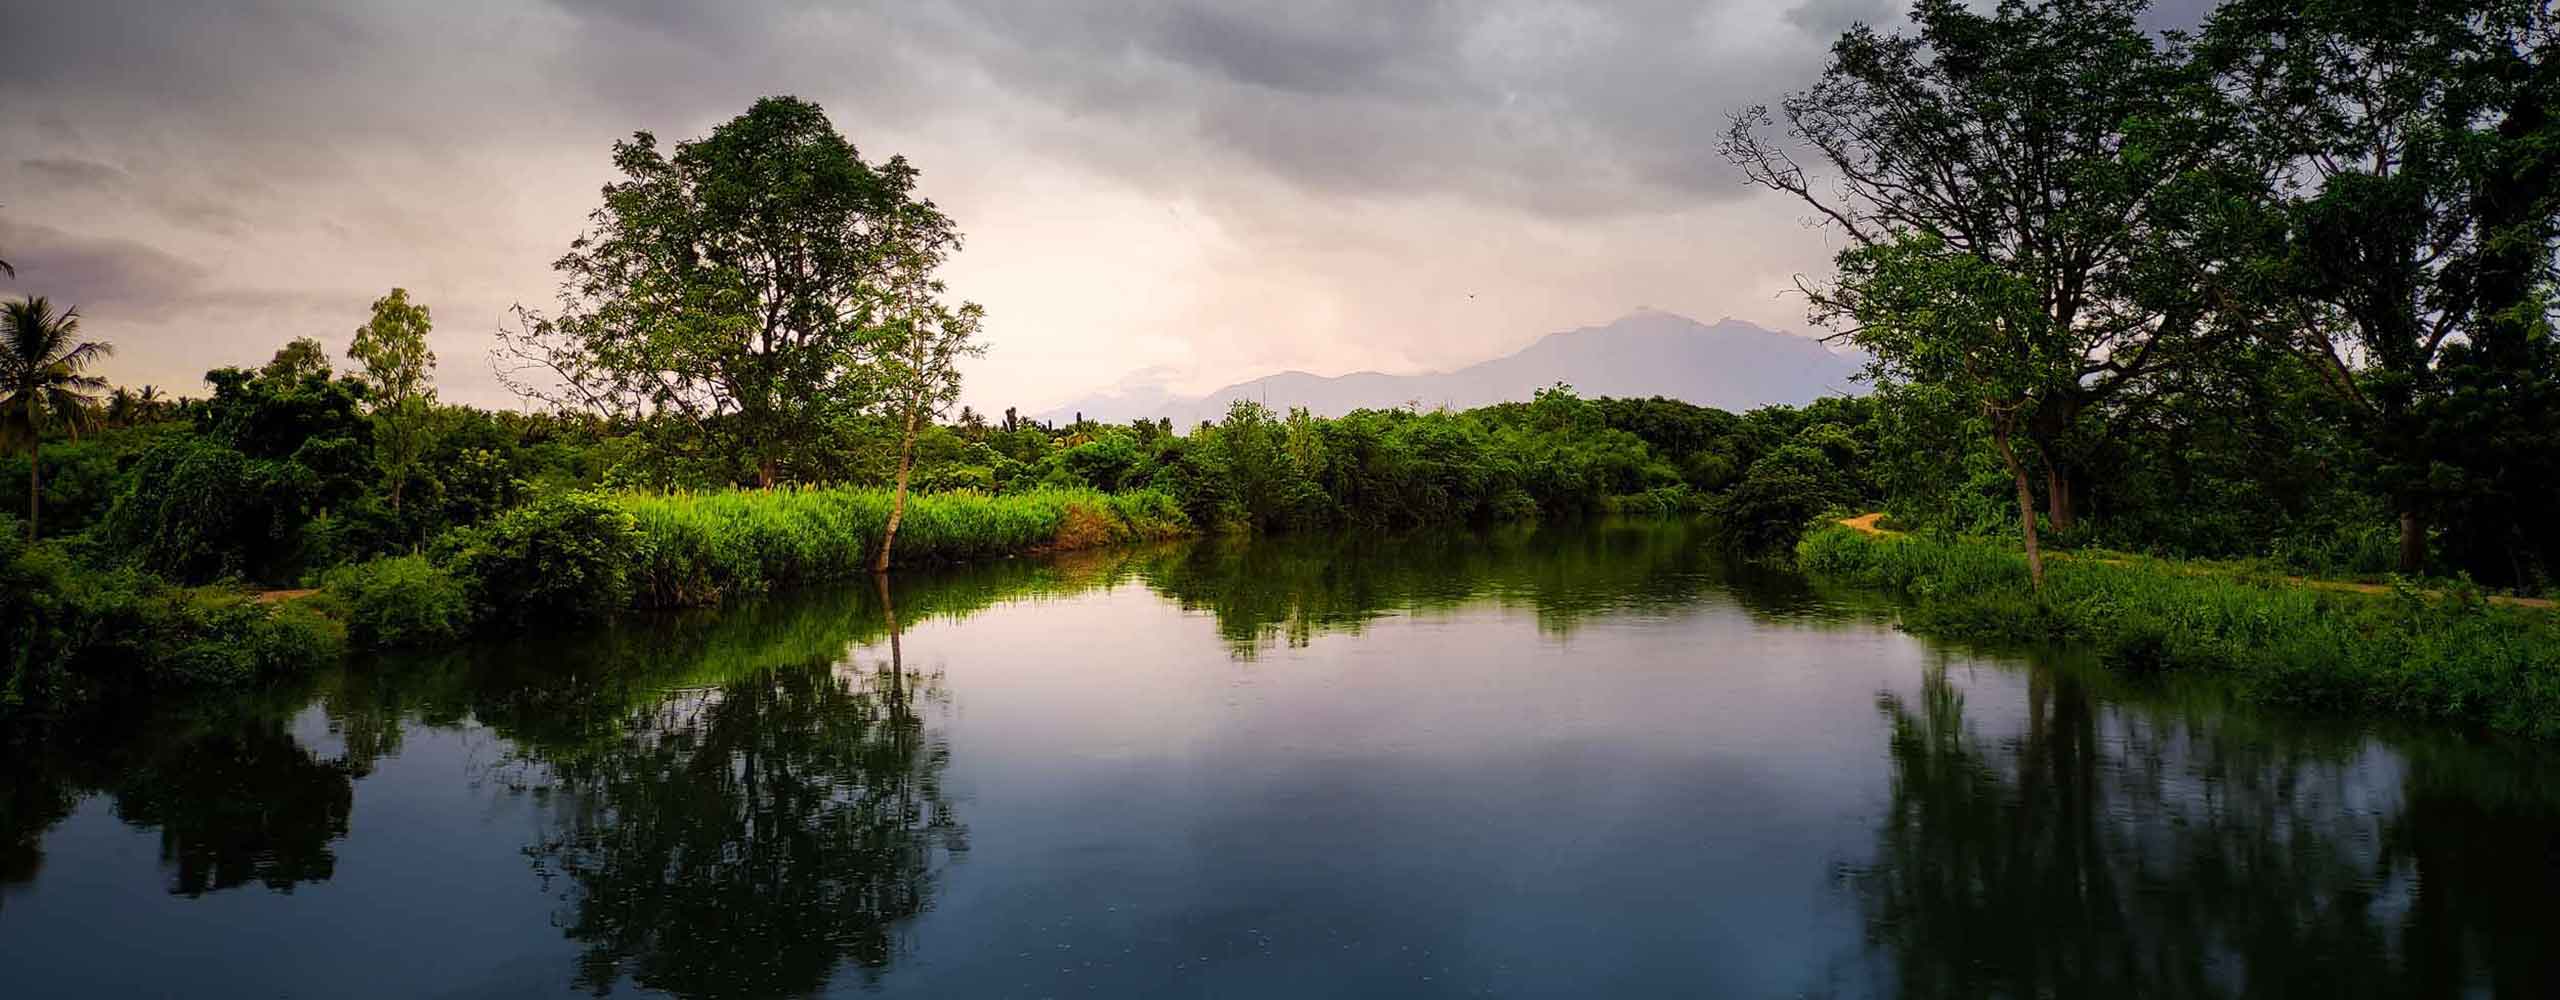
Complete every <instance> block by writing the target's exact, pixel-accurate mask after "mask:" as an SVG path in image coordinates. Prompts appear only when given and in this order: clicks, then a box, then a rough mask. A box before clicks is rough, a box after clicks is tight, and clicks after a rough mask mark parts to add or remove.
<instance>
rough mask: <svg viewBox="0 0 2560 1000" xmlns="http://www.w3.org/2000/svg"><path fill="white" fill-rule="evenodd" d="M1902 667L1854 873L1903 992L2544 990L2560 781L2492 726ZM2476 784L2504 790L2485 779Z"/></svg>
mask: <svg viewBox="0 0 2560 1000" xmlns="http://www.w3.org/2000/svg"><path fill="white" fill-rule="evenodd" d="M2095 686H2096V685H2094V684H2093V678H2092V677H2091V675H2090V674H2089V673H2088V672H2087V670H2086V668H2085V667H2084V666H2081V665H2078V664H2058V665H2049V666H2047V667H2045V668H2043V669H2038V670H2035V671H2034V672H2032V673H2030V674H2029V675H2028V686H2027V692H2026V698H2025V708H2024V718H2023V719H2021V720H2019V721H2018V722H2017V724H2015V725H2012V726H2009V727H2006V728H1999V725H2000V723H2002V722H2004V721H2006V720H2002V719H1997V718H1991V719H1981V718H1969V717H1968V710H1967V697H1966V694H1965V691H1964V690H1963V689H1962V688H1961V687H1959V685H1958V684H1957V683H1955V682H1954V681H1952V680H1951V679H1950V677H1949V675H1948V673H1947V671H1946V670H1945V669H1944V668H1940V669H1936V670H1932V671H1931V672H1930V673H1929V674H1928V675H1927V676H1926V678H1925V679H1924V680H1923V683H1922V684H1921V688H1920V693H1919V695H1918V697H1917V698H1912V699H1906V698H1904V697H1902V696H1900V695H1897V694H1893V693H1887V694H1885V695H1883V696H1881V697H1880V698H1879V701H1878V708H1879V711H1880V712H1881V713H1882V715H1883V717H1884V719H1885V721H1886V722H1887V724H1888V726H1889V732H1890V737H1889V743H1890V759H1891V762H1892V771H1891V775H1892V786H1891V787H1892V792H1891V799H1890V803H1889V805H1888V807H1887V808H1886V810H1885V812H1884V814H1883V818H1882V820H1881V821H1880V822H1879V824H1878V828H1877V832H1876V842H1875V849H1874V856H1873V858H1872V859H1871V860H1866V861H1862V862H1860V863H1857V864H1854V865H1850V866H1847V867H1846V868H1845V869H1844V873H1843V877H1844V881H1845V883H1846V884H1847V886H1848V887H1849V888H1850V889H1851V891H1852V892H1853V893H1854V895H1855V896H1856V898H1857V899H1858V902H1859V905H1860V907H1861V909H1862V911H1863V913H1864V915H1865V920H1866V925H1867V932H1868V937H1869V939H1870V942H1871V943H1872V944H1873V945H1874V946H1875V947H1876V948H1877V949H1878V951H1879V953H1880V956H1879V957H1880V958H1881V959H1882V960H1883V961H1884V962H1885V963H1886V964H1888V965H1889V967H1890V976H1889V982H1890V983H1891V984H1892V985H1893V986H1894V987H1895V988H1896V991H1897V992H1898V993H1900V994H1901V995H1904V996H1913V997H1932V996H1964V997H1975V996H2058V995H2075V996H2097V995H2102V996H2242V995H2249V996H2259V995H2272V994H2299V995H2307V996H2417V995H2426V996H2437V995H2453V994H2457V993H2462V992H2464V991H2465V990H2466V989H2469V988H2474V987H2480V986H2487V987H2491V988H2493V989H2494V990H2495V991H2496V993H2497V995H2501V996H2550V995H2553V991H2554V990H2555V989H2560V964H2555V963H2560V958H2555V957H2554V953H2553V952H2552V951H2551V949H2549V947H2548V943H2549V938H2548V930H2547V928H2548V926H2549V923H2548V921H2549V916H2548V914H2547V913H2545V912H2541V910H2539V909H2537V907H2547V905H2548V901H2549V900H2550V899H2551V898H2552V893H2553V892H2554V891H2555V890H2560V803H2555V797H2554V795H2553V790H2552V788H2551V787H2550V786H2549V784H2548V782H2544V781H2537V780H2535V779H2534V777H2533V776H2532V775H2531V773H2530V772H2529V771H2526V772H2519V771H2516V770H2514V768H2516V767H2517V766H2518V764H2519V761H2518V760H2517V759H2516V758H2515V757H2513V756H2511V755H2509V754H2508V753H2506V752H2503V751H2500V750H2498V749H2496V748H2482V747H2473V746H2465V745H2462V744H2460V743H2458V742H2454V741H2451V740H2449V739H2448V738H2447V737H2444V736H2442V735H2420V734H2412V735H2411V736H2409V737H2408V739H2409V740H2410V741H2411V742H2410V744H2409V745H2408V749H2409V750H2410V751H2411V752H2410V753H2409V754H2408V756H2406V757H2402V756H2396V755H2393V754H2390V753H2387V752H2385V751H2384V750H2383V749H2382V747H2381V746H2379V745H2377V744H2375V743H2374V742H2372V741H2371V740H2370V739H2369V738H2367V737H2366V736H2365V735H2364V734H2362V733H2358V732H2354V731H2351V730H2342V729H2340V728H2338V727H2334V726H2324V725H2320V724H2314V723H2299V722H2297V723H2293V724H2282V725H2271V724H2268V723H2267V722H2266V721H2265V720H2261V719H2256V718H2253V717H2250V716H2247V715H2240V714H2234V713H2216V712H2212V711H2200V710H2196V709H2195V708H2194V707H2193V706H2187V707H2185V710H2174V709H2172V708H2169V707H2164V706H2159V705H2150V706H2145V705H2141V704H2139V703H2134V704H2129V705H2128V704H2110V703H2108V702H2105V701H2102V700H2101V699H2100V698H2099V697H2098V695H2097V692H2096V691H2095V690H2094V687H2095ZM2483 786H2487V787H2488V788H2494V789H2496V790H2497V793H2496V794H2489V795H2484V794H2482V792H2483Z"/></svg>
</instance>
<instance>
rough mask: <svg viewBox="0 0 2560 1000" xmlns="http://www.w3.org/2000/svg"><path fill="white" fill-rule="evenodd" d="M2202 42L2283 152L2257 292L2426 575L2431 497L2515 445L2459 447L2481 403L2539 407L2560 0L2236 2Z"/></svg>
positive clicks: (2497, 470) (2496, 408) (2487, 472)
mask: <svg viewBox="0 0 2560 1000" xmlns="http://www.w3.org/2000/svg"><path fill="white" fill-rule="evenodd" d="M2203 51H2204V53H2205V55H2206V56H2207V57H2208V58H2209V59H2210V61H2211V64H2212V65H2213V66H2214V67H2215V69H2216V70H2218V72H2219V79H2220V82H2221V84H2222V86H2223V87H2224V88H2225V89H2226V90H2227V91H2228V92H2230V93H2231V94H2233V95H2235V96H2236V97H2238V98H2240V99H2239V100H2236V101H2234V102H2233V104H2234V106H2235V108H2236V110H2237V111H2238V112H2239V116H2238V118H2237V119H2236V120H2237V121H2238V122H2239V123H2240V124H2241V125H2243V126H2245V127H2246V128H2247V129H2248V132H2249V135H2250V137H2251V138H2252V140H2254V141H2255V142H2256V143H2258V144H2260V145H2262V146H2265V147H2266V148H2269V149H2272V150H2274V151H2277V152H2278V153H2280V154H2281V155H2282V157H2283V160H2282V163H2283V170H2282V171H2281V172H2280V173H2279V174H2277V175H2276V176H2275V177H2274V182H2273V184H2272V188H2273V194H2274V196H2275V199H2276V202H2277V208H2278V210H2279V213H2280V216H2281V218H2282V221H2283V223H2284V225H2285V233H2284V236H2285V238H2284V239H2282V240H2280V241H2277V242H2276V243H2274V244H2273V245H2272V246H2273V250H2272V252H2271V253H2270V254H2269V255H2268V256H2269V257H2270V258H2271V261H2270V262H2271V264H2272V267H2271V273H2273V274H2275V275H2276V276H2277V277H2278V278H2279V280H2278V281H2277V282H2276V283H2275V284H2273V285H2272V286H2270V287H2269V288H2268V289H2267V291H2269V292H2270V293H2271V294H2269V295H2267V296H2266V297H2265V300H2264V302H2263V304H2262V308H2263V309H2264V310H2265V311H2266V312H2267V314H2268V315H2269V316H2270V317H2271V318H2272V319H2273V320H2274V321H2276V322H2278V323H2281V324H2282V326H2283V328H2284V329H2285V330H2286V331H2287V333H2288V339H2289V341H2290V343H2292V344H2293V345H2294V346H2295V347H2296V348H2298V349H2299V350H2301V351H2302V352H2303V353H2304V354H2305V355H2306V356H2307V357H2309V358H2310V359H2312V361H2313V363H2314V364H2316V365H2317V366H2319V367H2320V369H2321V370H2322V371H2323V372H2325V373H2326V375H2327V377H2328V382H2329V384H2330V385H2331V386H2332V388H2333V389H2334V391H2335V392H2336V393H2337V394H2338V395H2339V397H2340V398H2342V399H2344V400H2345V401H2346V402H2347V403H2348V404H2349V409H2350V410H2351V412H2352V413H2353V415H2354V416H2353V419H2352V420H2351V427H2352V428H2353V429H2354V431H2355V432H2356V433H2357V435H2358V436H2359V437H2360V438H2361V439H2362V440H2363V442H2364V443H2365V444H2366V446H2367V447H2369V448H2370V449H2371V451H2372V452H2373V454H2374V455H2375V456H2376V458H2377V465H2378V470H2377V471H2378V474H2379V478H2380V480H2381V482H2380V486H2381V488H2382V489H2383V491H2385V492H2386V493H2388V494H2389V496H2390V499H2391V504H2392V507H2393V509H2394V511H2395V513H2396V514H2397V515H2398V519H2399V523H2400V566H2401V569H2402V570H2403V571H2408V572H2415V571H2418V570H2420V569H2421V568H2423V567H2424V565H2425V563H2426V561H2427V535H2428V524H2427V520H2428V515H2429V512H2430V511H2431V510H2433V509H2440V508H2441V507H2443V506H2444V505H2446V504H2447V503H2448V502H2450V501H2452V500H2453V499H2454V498H2455V497H2456V496H2458V495H2460V494H2461V493H2463V492H2464V491H2465V489H2466V487H2467V486H2468V485H2471V484H2476V483H2478V482H2481V481H2484V480H2486V481H2491V482H2494V481H2496V480H2498V479H2500V478H2502V476H2501V467H2504V466H2507V465H2509V464H2511V462H2512V461H2513V460H2515V459H2517V458H2519V457H2522V456H2521V455H2519V454H2518V451H2519V450H2518V449H2514V448H2503V447H2502V448H2494V449H2487V452H2488V453H2485V454H2484V453H2481V452H2482V451H2483V450H2482V449H2477V448H2470V447H2468V446H2469V445H2472V444H2475V443H2477V442H2479V441H2481V440H2483V439H2485V438H2488V437H2493V436H2496V433H2495V432H2490V433H2482V431H2483V429H2484V425H2486V424H2498V423H2500V422H2501V421H2498V420H2493V419H2484V418H2487V417H2492V416H2495V415H2498V414H2504V415H2506V416H2508V417H2521V418H2523V419H2524V420H2525V421H2526V422H2527V423H2535V422H2544V421H2547V420H2548V419H2550V417H2551V416H2553V414H2551V413H2548V412H2546V413H2544V414H2542V415H2541V417H2540V421H2537V420H2536V419H2535V418H2534V417H2533V416H2532V415H2530V414H2529V413H2528V412H2527V411H2528V410H2530V409H2531V406H2530V405H2528V404H2531V403H2533V401H2534V400H2536V399H2546V398H2547V397H2548V396H2549V393H2548V392H2547V391H2541V390H2538V389H2537V386H2538V385H2542V384H2545V383H2548V382H2549V381H2550V378H2551V373H2550V368H2551V365H2552V356H2551V349H2550V336H2549V330H2550V304H2549V293H2550V289H2551V283H2552V280H2553V276H2554V274H2553V265H2554V257H2553V248H2554V237H2555V235H2560V122H2555V121H2554V114H2555V110H2556V109H2560V66H2555V64H2554V62H2553V59H2552V56H2553V55H2554V53H2555V52H2556V51H2560V13H2555V11H2554V8H2553V7H2552V6H2551V5H2550V4H2548V3H2547V2H2544V0H2235V2H2233V3H2231V4H2229V5H2227V6H2225V7H2224V8H2223V9H2221V10H2220V11H2218V12H2217V13H2216V14H2215V16H2214V19H2213V20H2212V22H2211V23H2210V24H2209V26H2208V28H2207V31H2206V33H2205V45H2204V48H2203ZM2546 388H2547V386H2546ZM2507 429H2509V430H2512V429H2514V428H2507ZM2544 440H2545V441H2546V442H2547V437H2546V438H2545V439H2544ZM2545 447H2547V444H2546V445H2545ZM2465 451H2470V452H2472V453H2473V454H2471V455H2469V456H2467V460H2466V455H2465V454H2464V452H2465ZM2547 465H2548V463H2547V462H2546V463H2545V466H2546V467H2547ZM2553 485H2554V484H2551V483H2549V482H2543V483H2540V484H2538V490H2537V492H2538V493H2539V496H2540V497H2543V498H2547V496H2548V495H2549V490H2550V489H2551V488H2552V486H2553ZM2538 502H2539V501H2538V500H2537V503H2538Z"/></svg>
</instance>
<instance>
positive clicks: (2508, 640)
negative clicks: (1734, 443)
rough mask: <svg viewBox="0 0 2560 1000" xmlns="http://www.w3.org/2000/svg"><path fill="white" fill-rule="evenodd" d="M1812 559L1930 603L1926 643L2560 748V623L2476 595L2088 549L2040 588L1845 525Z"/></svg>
mask: <svg viewBox="0 0 2560 1000" xmlns="http://www.w3.org/2000/svg"><path fill="white" fill-rule="evenodd" d="M1797 556H1798V559H1799V562H1800V563H1801V565H1802V566H1803V567H1804V569H1805V570H1807V571H1808V572H1810V573H1812V574H1814V575H1815V576H1816V577H1817V578H1822V579H1830V580H1837V581H1843V582H1849V583H1854V584H1858V585H1861V586H1867V587H1874V588H1878V589H1883V590H1888V591H1894V592H1898V593H1902V594H1905V595H1909V596H1911V597H1913V598H1915V599H1916V600H1914V602H1913V603H1912V604H1911V606H1910V607H1909V608H1908V609H1907V610H1906V611H1905V612H1904V622H1905V624H1906V626H1908V627H1910V628H1912V629H1914V630H1916V631H1921V632H1927V633H1932V634H1937V635H1943V636H1948V637H1954V638H1967V639H1978V640H1985V641H1992V642H2000V643H2045V642H2054V641H2070V642H2085V643H2089V644H2092V645H2094V646H2095V647H2096V649H2097V650H2098V653H2099V656H2100V657H2101V658H2102V660H2103V661H2104V662H2105V663H2106V664H2107V665H2108V666H2110V667H2112V668H2115V669H2118V670H2122V671H2128V672H2133V673H2155V672H2160V671H2169V670H2177V671H2187V672H2193V673H2195V674H2198V675H2205V676H2218V677H2223V678H2228V679H2229V680H2231V681H2232V682H2233V683H2234V686H2235V687H2236V688H2237V690H2238V691H2239V692H2240V693H2241V694H2242V695H2243V696H2245V697H2248V698H2251V699H2254V700H2258V701H2264V702H2271V703H2279V704H2289V705H2299V706H2305V707H2310V708H2317V709H2322V710H2336V711H2348V712H2356V713H2371V714H2380V715H2397V716H2403V717H2410V718H2420V719H2435V720H2442V721H2448V722H2455V723H2461V724H2466V725H2481V726H2486V727H2490V728H2495V729H2498V730H2501V731H2505V732H2511V733H2521V734H2526V735H2529V736H2533V737H2536V738H2543V739H2548V738H2552V737H2560V615H2554V614H2552V613H2551V612H2550V611H2549V610H2548V609H2544V608H2525V607H2513V606H2506V605H2499V604H2492V603H2490V602H2489V601H2487V600H2485V599H2484V595H2483V594H2482V593H2481V591H2480V590H2479V589H2478V588H2476V587H2469V588H2455V589H2453V590H2451V591H2447V592H2442V593H2435V592H2429V591H2426V590H2423V589H2421V588H2419V587H2418V586H2416V585H2415V584H2412V583H2410V582H2408V581H2406V580H2402V581H2398V582H2397V583H2396V584H2395V585H2394V586H2393V587H2392V588H2391V589H2390V591H2389V592H2388V594H2386V595H2381V596H2376V595H2370V594H2364V593H2356V592H2341V591H2336V590H2326V589H2317V588H2309V587H2302V586H2297V585H2295V583H2294V582H2293V581H2290V580H2287V579H2284V578H2282V577H2278V576H2272V575H2266V574H2250V573H2245V572H2227V571H2226V572H2213V571H2206V570H2203V569H2201V568H2199V567H2197V566H2195V565H2193V564H2188V563H2177V562H2167V561H2162V560H2156V559H2146V558H2141V557H2133V556H2125V555H2120V554H2102V553H2098V552H2094V551H2083V552H2076V553H2073V554H2072V555H2071V557H2070V558H2067V559H2057V560H2055V561H2054V563H2053V564H2052V565H2051V566H2050V567H2048V569H2047V573H2046V577H2045V580H2044V586H2043V587H2042V588H2041V590H2039V589H2038V588H2037V587H2036V586H2035V585H2034V583H2033V581H2032V579H2031V577H2030V574H2029V572H2028V567H2027V562H2026V557H2025V554H2024V553H2023V552H2021V551H2019V550H2017V549H2014V548H2008V547H2004V546H1997V545H1991V544H1986V543H1983V542H1979V541H1963V540H1956V541H1949V540H1942V539H1935V538H1928V537H1925V536H1915V535H1898V536H1885V537H1876V536H1870V535H1867V534H1865V533H1862V532H1858V531H1854V530H1851V529H1849V528H1847V527H1842V526H1837V525H1834V526H1831V527H1827V528H1823V529H1820V530H1817V531H1814V532H1811V533H1809V534H1807V535H1806V536H1805V537H1804V540H1803V541H1802V542H1800V543H1799V544H1798V547H1797Z"/></svg>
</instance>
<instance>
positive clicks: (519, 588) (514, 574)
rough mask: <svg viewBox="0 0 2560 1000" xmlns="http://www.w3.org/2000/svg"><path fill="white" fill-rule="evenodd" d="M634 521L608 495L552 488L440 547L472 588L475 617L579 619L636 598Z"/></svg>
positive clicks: (509, 623) (493, 620)
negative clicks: (556, 491) (555, 491)
mask: <svg viewBox="0 0 2560 1000" xmlns="http://www.w3.org/2000/svg"><path fill="white" fill-rule="evenodd" d="M633 526H634V519H633V517H632V515H630V514H629V513H626V512H624V511H623V510H621V509H618V508H617V506H616V505H615V503H614V502H613V501H612V499H610V498H608V497H604V496H598V495H593V494H585V493H564V494H555V495H550V496H544V497H539V498H536V499H535V500H534V501H532V502H531V503H527V504H525V505H524V506H522V507H518V508H516V509H514V510H510V511H508V512H506V513H504V514H501V515H499V516H497V517H496V518H494V519H492V520H490V521H489V523H487V524H484V525H480V526H478V527H475V528H465V529H460V530H457V531H455V532H453V533H452V534H449V535H446V536H445V537H443V538H441V539H439V540H438V542H437V546H436V548H437V555H438V561H439V562H441V563H443V564H444V565H445V566H446V567H447V568H448V569H449V570H450V571H451V573H452V574H453V576H454V578H455V579H458V580H460V581H462V585H463V587H464V588H465V590H466V591H467V592H468V593H469V594H470V596H471V602H472V609H473V611H472V614H473V617H475V618H477V619H480V620H482V621H486V622H488V623H490V624H491V625H493V626H495V627H500V628H521V627H523V626H525V625H527V624H529V623H532V622H541V623H543V624H544V625H557V624H574V623H578V622H587V621H594V620H597V619H601V618H605V617H607V616H610V615H612V614H614V613H616V612H619V611H621V610H623V609H624V608H627V607H629V606H630V605H631V598H632V577H633V573H632V569H631V566H632V563H633V561H634V559H635V556H638V555H639V554H640V552H641V548H640V546H639V544H638V540H637V539H636V538H635V537H634V535H633Z"/></svg>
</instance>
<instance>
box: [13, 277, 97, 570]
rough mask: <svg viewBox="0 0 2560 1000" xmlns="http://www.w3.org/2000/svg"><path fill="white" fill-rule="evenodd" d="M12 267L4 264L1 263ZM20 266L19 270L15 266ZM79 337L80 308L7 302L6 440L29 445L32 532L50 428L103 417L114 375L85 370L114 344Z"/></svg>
mask: <svg viewBox="0 0 2560 1000" xmlns="http://www.w3.org/2000/svg"><path fill="white" fill-rule="evenodd" d="M0 266H5V265H0ZM12 273H15V272H12ZM79 336H80V310H78V309H65V310H63V311H61V312H55V311H54V309H53V304H52V303H51V302H48V301H46V300H45V299H43V298H42V297H32V298H25V299H20V300H18V301H16V302H11V303H7V304H6V305H5V306H0V441H6V442H8V443H10V444H21V445H24V446H25V447H26V449H27V519H28V520H27V524H26V527H25V530H26V533H27V538H28V540H29V541H33V540H34V539H35V537H36V533H37V528H38V526H39V524H40V516H41V512H42V508H41V503H42V500H43V497H44V484H43V483H42V482H41V481H39V479H38V478H37V474H38V473H40V472H42V471H43V469H44V462H43V459H42V457H41V455H39V454H38V453H39V452H41V451H42V450H43V447H44V438H45V435H46V434H48V433H51V432H53V431H56V430H62V431H69V432H71V433H73V434H77V433H78V432H79V431H80V430H81V429H83V428H87V427H92V426H95V425H96V424H97V423H98V421H99V416H100V414H99V407H98V393H99V392H100V391H101V390H104V389H105V388H106V387H107V381H106V380H105V379H103V378H99V377H98V376H95V375H89V374H84V373H85V372H86V371H87V369H88V368H89V367H90V366H91V365H94V364H96V363H98V362H99V361H101V360H104V359H105V358H106V357H108V356H109V355H112V354H114V353H115V348H113V347H112V346H109V345H108V344H105V343H103V342H99V341H84V340H80V339H78V338H79Z"/></svg>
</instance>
